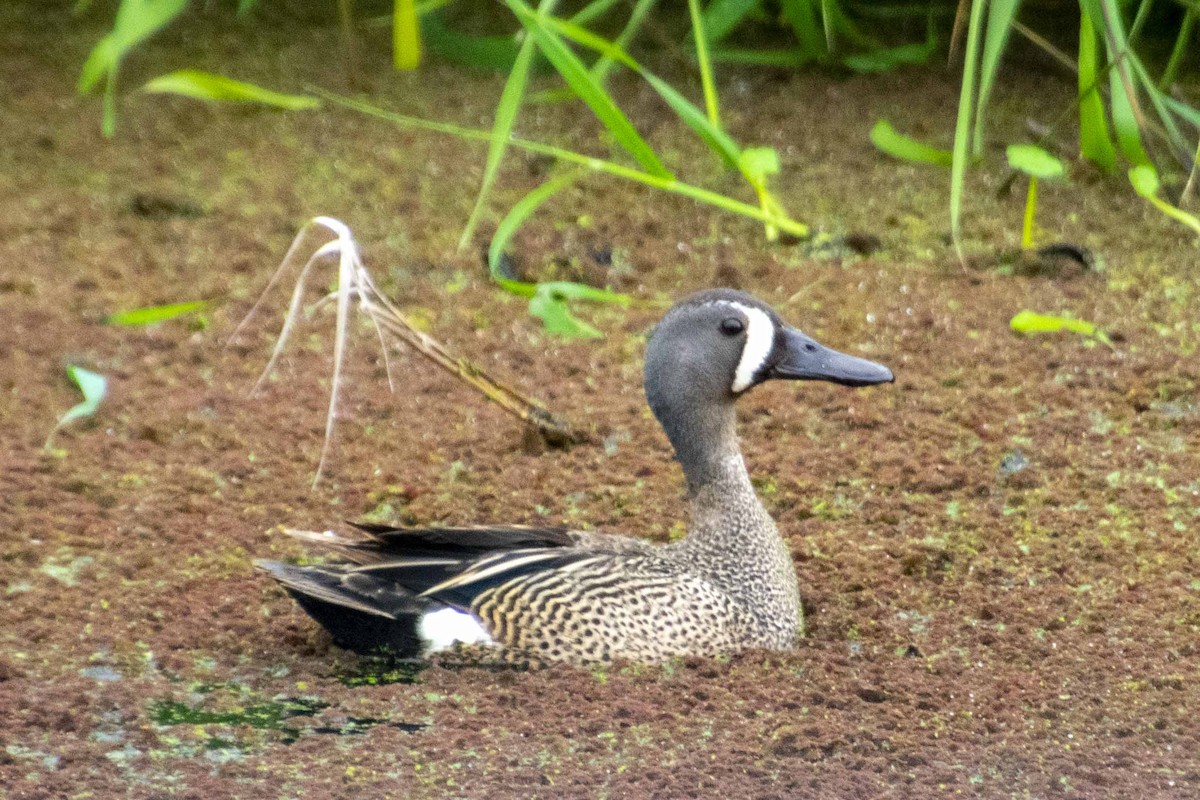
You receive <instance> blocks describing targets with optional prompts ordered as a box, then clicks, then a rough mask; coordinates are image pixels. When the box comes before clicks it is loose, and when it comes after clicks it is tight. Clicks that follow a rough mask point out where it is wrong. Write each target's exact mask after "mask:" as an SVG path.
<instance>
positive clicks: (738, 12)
mask: <svg viewBox="0 0 1200 800" xmlns="http://www.w3.org/2000/svg"><path fill="white" fill-rule="evenodd" d="M762 13H763V11H762V0H713V1H712V2H711V3H709V4H708V7H707V8H705V9H704V23H703V25H702V26H701V29H702V30H703V31H704V35H705V36H707V37H708V41H709V42H719V41H721V40H722V39H724V38H725V37H726V36H728V35H729V34H730V33H732V32H733V30H734V29H735V28H736V27H737V26H738V25H740V24H741V23H742V20H744V19H746V18H747V17H751V16H761V15H762ZM694 30H695V29H693V33H694Z"/></svg>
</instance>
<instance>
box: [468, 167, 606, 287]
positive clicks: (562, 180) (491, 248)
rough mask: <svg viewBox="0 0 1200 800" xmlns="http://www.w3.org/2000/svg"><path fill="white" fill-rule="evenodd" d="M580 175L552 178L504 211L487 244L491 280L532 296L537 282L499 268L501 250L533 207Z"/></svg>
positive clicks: (576, 171) (564, 187) (578, 171)
mask: <svg viewBox="0 0 1200 800" xmlns="http://www.w3.org/2000/svg"><path fill="white" fill-rule="evenodd" d="M582 176H583V172H582V171H581V170H572V171H570V172H564V173H562V174H561V175H558V176H556V177H553V178H551V179H550V180H548V181H546V182H545V183H543V184H542V185H541V186H538V187H537V188H536V189H534V190H533V191H532V192H530V193H529V194H527V195H525V196H524V197H522V198H521V199H520V200H519V201H518V202H517V204H516V205H514V206H513V207H512V208H511V209H510V210H509V212H508V213H507V214H505V216H504V219H502V220H500V224H499V225H497V226H496V234H495V235H494V236H493V237H492V241H491V244H490V245H488V271H489V272H490V273H491V275H492V280H494V281H495V282H496V283H497V284H499V285H500V287H501V288H502V289H504V290H505V291H507V292H512V293H513V294H517V295H521V296H522V297H533V295H534V294H535V293H536V292H537V284H534V283H525V282H523V281H517V280H513V279H512V278H510V277H508V276H507V275H505V274H504V273H503V272H501V269H500V267H501V260H502V258H503V256H504V251H505V250H507V249H508V243H509V242H510V241H511V240H512V237H513V235H514V234H515V233H516V232H517V231H518V230H520V229H521V226H522V225H524V224H525V220H527V219H529V216H530V215H531V214H533V212H534V211H536V210H537V209H538V208H539V207H540V206H541V205H542V204H543V203H545V202H546V201H547V200H549V199H550V198H551V197H553V196H554V195H556V194H558V193H559V192H561V191H562V190H563V189H566V188H567V187H568V186H570V185H571V184H573V183H575V181H577V180H579V179H580V178H581V177H582Z"/></svg>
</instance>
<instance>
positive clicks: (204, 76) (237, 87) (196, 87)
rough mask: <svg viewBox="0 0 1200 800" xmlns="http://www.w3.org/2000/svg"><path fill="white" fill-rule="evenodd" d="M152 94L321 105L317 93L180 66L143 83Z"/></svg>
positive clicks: (294, 107)
mask: <svg viewBox="0 0 1200 800" xmlns="http://www.w3.org/2000/svg"><path fill="white" fill-rule="evenodd" d="M142 88H143V89H144V90H145V91H147V92H151V93H153V94H177V95H181V96H183V97H191V98H193V99H195V100H213V101H216V102H223V103H258V104H260V105H265V106H271V107H272V108H282V109H285V110H288V111H303V110H307V109H314V108H320V107H321V101H320V100H318V99H317V98H315V97H308V96H307V95H297V94H280V93H279V92H273V91H271V90H270V89H264V88H262V87H261V86H255V85H254V84H253V83H246V82H244V81H235V80H234V79H233V78H226V77H225V76H223V75H214V74H213V73H211V72H202V71H201V70H198V69H181V70H178V71H176V72H171V73H168V74H166V75H159V76H158V77H157V78H152V79H151V80H149V81H147V83H146V85H145V86H143V87H142Z"/></svg>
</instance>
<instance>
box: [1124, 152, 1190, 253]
mask: <svg viewBox="0 0 1200 800" xmlns="http://www.w3.org/2000/svg"><path fill="white" fill-rule="evenodd" d="M1129 182H1130V183H1131V184H1133V190H1134V191H1135V192H1137V193H1138V194H1139V195H1141V196H1142V197H1144V198H1146V199H1147V200H1149V201H1150V204H1151V205H1153V206H1154V207H1155V208H1157V209H1158V210H1159V211H1161V212H1162V213H1164V214H1166V215H1167V216H1168V217H1170V218H1171V219H1173V220H1175V221H1176V222H1182V223H1183V224H1184V225H1187V226H1188V227H1189V228H1191V229H1192V230H1193V231H1195V232H1196V233H1197V235H1200V218H1198V217H1196V215H1195V214H1189V213H1188V212H1186V211H1184V210H1183V209H1182V208H1178V207H1177V206H1173V205H1171V204H1170V203H1168V202H1167V201H1166V200H1163V199H1162V198H1161V197H1159V196H1158V190H1159V181H1158V172H1157V171H1156V170H1155V169H1154V167H1151V166H1149V165H1147V164H1143V165H1141V166H1139V167H1134V168H1133V169H1131V170H1129Z"/></svg>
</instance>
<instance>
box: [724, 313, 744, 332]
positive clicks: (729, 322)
mask: <svg viewBox="0 0 1200 800" xmlns="http://www.w3.org/2000/svg"><path fill="white" fill-rule="evenodd" d="M744 330H746V325H745V323H743V322H742V321H741V320H740V319H738V318H737V317H726V318H725V319H723V320H721V333H723V334H725V335H726V336H737V335H738V334H739V333H741V332H742V331H744Z"/></svg>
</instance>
